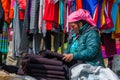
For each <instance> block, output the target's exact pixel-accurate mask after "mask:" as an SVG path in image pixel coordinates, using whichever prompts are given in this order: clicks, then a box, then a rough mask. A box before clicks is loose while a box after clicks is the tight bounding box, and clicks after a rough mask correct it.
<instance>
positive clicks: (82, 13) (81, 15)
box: [68, 9, 96, 26]
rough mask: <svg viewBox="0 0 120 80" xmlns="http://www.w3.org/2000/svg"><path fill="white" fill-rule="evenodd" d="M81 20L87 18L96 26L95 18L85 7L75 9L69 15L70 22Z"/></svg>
mask: <svg viewBox="0 0 120 80" xmlns="http://www.w3.org/2000/svg"><path fill="white" fill-rule="evenodd" d="M79 20H85V21H86V22H88V23H89V24H90V25H92V26H96V24H95V22H94V20H93V19H92V17H91V16H90V13H89V12H88V11H87V10H85V9H79V10H77V11H74V12H73V13H71V14H70V15H69V16H68V22H76V21H79Z"/></svg>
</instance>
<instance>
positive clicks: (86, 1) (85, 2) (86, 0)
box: [82, 0, 99, 17]
mask: <svg viewBox="0 0 120 80" xmlns="http://www.w3.org/2000/svg"><path fill="white" fill-rule="evenodd" d="M98 2H99V0H82V7H83V9H86V10H88V11H89V12H90V15H91V16H92V17H93V15H94V12H95V9H96V6H97V5H98Z"/></svg>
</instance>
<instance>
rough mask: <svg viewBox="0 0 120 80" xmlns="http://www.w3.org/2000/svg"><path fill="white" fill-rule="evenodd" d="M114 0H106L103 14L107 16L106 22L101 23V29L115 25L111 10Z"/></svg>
mask: <svg viewBox="0 0 120 80" xmlns="http://www.w3.org/2000/svg"><path fill="white" fill-rule="evenodd" d="M113 3H114V0H111V1H109V0H105V1H104V4H105V5H104V9H103V16H104V18H105V23H104V24H102V25H101V27H100V29H104V30H105V29H106V30H107V29H110V28H113V27H114V24H113V21H112V17H111V10H112V6H113Z"/></svg>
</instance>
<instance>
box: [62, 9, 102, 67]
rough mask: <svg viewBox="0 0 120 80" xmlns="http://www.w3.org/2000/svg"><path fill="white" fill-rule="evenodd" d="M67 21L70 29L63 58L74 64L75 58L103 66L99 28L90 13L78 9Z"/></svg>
mask: <svg viewBox="0 0 120 80" xmlns="http://www.w3.org/2000/svg"><path fill="white" fill-rule="evenodd" d="M68 22H69V23H70V27H71V31H70V35H69V38H68V46H67V49H66V51H65V53H64V54H63V55H64V57H63V60H64V61H66V62H69V64H71V63H72V62H74V64H75V63H76V62H75V61H76V60H80V61H82V62H84V63H86V64H91V65H93V66H104V59H103V57H102V53H101V41H100V35H99V30H98V29H97V28H96V25H95V22H94V20H93V19H92V18H91V16H90V13H89V12H88V11H87V10H84V9H79V10H77V11H75V12H73V13H71V14H70V15H69V16H68ZM74 64H72V65H74ZM72 65H71V66H72ZM71 66H68V67H71Z"/></svg>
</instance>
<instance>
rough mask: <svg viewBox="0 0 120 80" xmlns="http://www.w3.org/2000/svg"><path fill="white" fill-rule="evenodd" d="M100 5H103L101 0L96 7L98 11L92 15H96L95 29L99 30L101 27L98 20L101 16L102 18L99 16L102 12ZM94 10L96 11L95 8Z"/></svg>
mask: <svg viewBox="0 0 120 80" xmlns="http://www.w3.org/2000/svg"><path fill="white" fill-rule="evenodd" d="M102 4H103V0H99V3H98V6H97V7H98V11H97V10H96V12H97V14H95V13H94V15H96V17H97V23H96V24H97V27H98V28H100V26H101V25H100V24H101V23H100V22H101V21H100V19H101V16H102V15H101V12H102V11H101V9H102ZM96 9H97V8H96Z"/></svg>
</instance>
